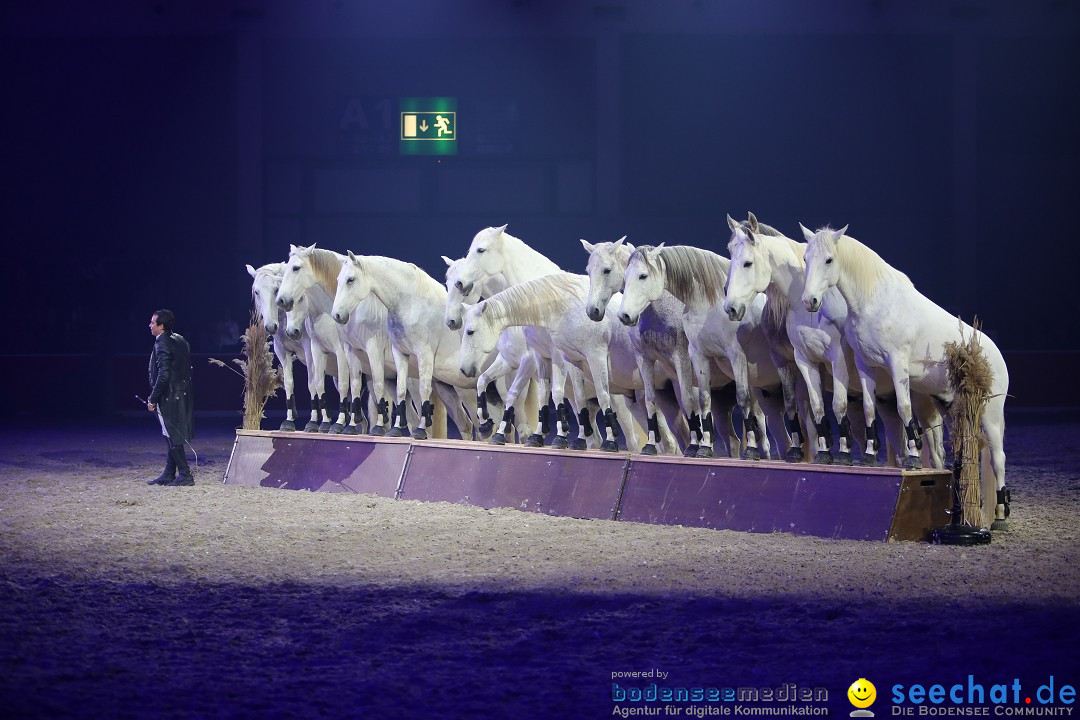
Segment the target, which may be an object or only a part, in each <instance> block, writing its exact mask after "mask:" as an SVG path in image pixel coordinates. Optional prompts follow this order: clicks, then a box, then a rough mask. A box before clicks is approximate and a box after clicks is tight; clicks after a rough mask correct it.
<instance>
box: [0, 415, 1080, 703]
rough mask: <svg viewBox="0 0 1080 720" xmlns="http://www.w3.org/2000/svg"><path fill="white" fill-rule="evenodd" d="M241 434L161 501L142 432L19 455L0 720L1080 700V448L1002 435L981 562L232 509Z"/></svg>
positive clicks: (783, 540) (338, 505)
mask: <svg viewBox="0 0 1080 720" xmlns="http://www.w3.org/2000/svg"><path fill="white" fill-rule="evenodd" d="M232 425H233V422H232V421H231V420H230V419H228V418H225V419H221V418H210V419H201V420H200V421H198V423H197V428H198V430H197V432H198V438H197V439H196V443H195V445H196V449H197V450H198V451H199V453H200V466H199V470H198V473H197V476H196V485H195V487H189V488H161V487H148V486H147V485H145V484H144V481H145V480H146V479H148V478H150V477H153V476H155V475H156V474H157V473H158V472H159V471H160V466H161V464H162V460H163V458H162V453H161V452H160V450H161V449H162V448H161V442H160V439H159V438H158V437H156V436H155V427H156V426H155V425H154V424H153V423H152V422H151V421H149V420H146V419H145V418H136V419H128V420H121V421H116V422H112V423H105V424H92V425H89V426H87V425H85V424H82V425H75V424H71V425H67V426H63V427H54V428H46V429H42V428H41V427H40V426H39V427H33V426H30V425H29V424H23V423H10V422H9V424H8V425H6V426H5V427H4V428H3V433H2V437H0V703H2V707H3V711H2V713H3V715H4V716H5V717H27V718H31V717H108V718H128V717H130V718H147V717H177V718H180V717H184V718H186V717H199V718H219V717H220V718H225V717H252V718H255V717H258V718H276V717H334V718H344V717H365V718H383V717H385V718H409V717H433V718H474V717H475V718H525V717H551V718H590V717H611V716H612V714H613V711H617V710H618V709H619V708H620V707H623V706H625V704H624V705H623V706H620V704H619V703H615V702H613V700H612V691H613V689H612V683H613V682H615V683H619V684H620V685H619V687H620V688H624V687H628V686H639V687H645V686H647V684H648V683H649V682H658V683H659V684H660V685H663V684H666V685H668V686H671V687H677V686H681V687H694V686H704V687H717V688H724V687H754V688H765V687H781V686H784V685H785V684H789V683H796V684H797V685H798V686H799V687H800V688H803V687H806V688H819V687H821V688H826V689H827V690H828V694H829V701H828V703H826V705H827V706H828V708H829V709H830V714H831V715H832V716H847V714H848V712H849V711H851V710H852V709H853V708H852V706H851V705H850V704H849V703H848V701H847V698H846V695H845V693H846V690H847V688H848V686H849V685H850V684H851V683H852V682H854V681H855V680H856V679H858V678H862V677H865V678H867V679H869V680H871V681H872V682H874V683H875V685H876V686H877V690H878V701H877V703H876V705H875V706H874V707H873V708H872V709H873V710H875V711H877V715H878V717H882V716H885V715H889V714H890V708H889V704H890V703H889V696H890V694H891V690H890V689H891V688H892V687H893V686H894V685H895V684H902V685H905V686H907V685H910V684H912V683H922V684H925V685H931V684H934V683H943V684H946V685H948V684H951V683H954V682H965V683H966V682H967V681H968V676H969V675H972V676H974V679H975V682H980V683H983V684H985V686H986V687H987V689H989V688H990V686H991V685H992V684H994V683H1007V682H1010V683H1011V682H1012V680H1013V678H1019V679H1020V681H1021V683H1022V686H1023V688H1024V692H1030V693H1033V692H1034V691H1035V688H1036V687H1038V686H1039V685H1041V684H1044V683H1045V682H1046V681H1047V679H1048V678H1049V677H1050V676H1051V675H1053V676H1054V678H1055V682H1056V683H1057V685H1058V687H1060V685H1061V684H1066V683H1067V684H1072V685H1073V686H1076V685H1080V661H1078V658H1080V652H1078V650H1077V646H1078V642H1080V602H1078V600H1080V563H1078V560H1080V553H1078V542H1077V539H1078V529H1077V519H1078V517H1080V472H1078V471H1077V468H1078V467H1080V446H1078V445H1080V444H1078V443H1077V438H1078V437H1080V423H1078V422H1075V421H1068V420H1066V419H1063V418H1061V417H1045V416H1030V415H1019V416H1015V417H1014V416H1010V426H1009V432H1008V434H1007V436H1006V443H1007V445H1006V450H1007V452H1008V473H1009V483H1008V484H1009V485H1010V486H1011V488H1012V493H1013V516H1012V518H1011V531H1010V532H1008V533H996V534H995V535H994V540H993V543H992V544H991V545H989V546H985V547H979V548H957V547H940V546H933V545H930V544H924V543H898V544H886V543H873V542H855V541H835V540H823V539H814V538H807V537H794V536H789V535H782V534H770V535H764V534H746V533H737V532H730V531H714V530H708V529H691V528H683V527H665V526H652V525H640V524H633V523H615V522H608V521H588V520H575V519H569V518H557V517H547V516H543V515H535V514H530V513H523V512H519V511H516V510H503V509H494V510H484V509H477V508H470V507H462V506H457V505H449V504H441V503H429V504H423V503H416V502H407V501H395V500H388V499H384V498H379V497H375V496H366V495H352V496H347V495H341V494H329V493H309V492H298V491H288V490H273V489H266V488H244V487H235V486H226V485H223V484H222V483H221V478H222V474H223V471H224V468H225V464H226V462H227V460H228V454H229V451H230V449H231V445H232V441H233V434H232V430H231V427H232ZM650 670H659V671H661V672H662V673H667V675H666V678H665V679H663V680H657V679H654V680H652V681H650V680H648V679H646V678H641V679H624V678H616V679H613V675H614V674H615V673H626V672H642V671H650ZM1021 703H1023V700H1022V699H1021ZM638 705H642V703H638ZM652 705H653V706H654V708H655V709H657V710H659V708H658V707H656V704H655V703H653V704H652ZM699 705H700V704H699ZM728 705H730V703H729V704H728ZM702 707H704V706H702ZM674 709H675V710H678V711H679V713H680V714H681V715H682V716H684V717H685V716H689V715H690V707H689V706H688V705H686V704H685V703H684V704H683V706H680V707H675V708H674ZM669 712H670V711H669ZM669 716H670V715H669Z"/></svg>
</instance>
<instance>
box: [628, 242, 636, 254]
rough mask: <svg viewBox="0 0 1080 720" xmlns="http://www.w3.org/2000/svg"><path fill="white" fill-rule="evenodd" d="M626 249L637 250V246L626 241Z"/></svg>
mask: <svg viewBox="0 0 1080 720" xmlns="http://www.w3.org/2000/svg"><path fill="white" fill-rule="evenodd" d="M626 249H627V250H629V251H630V252H634V251H635V250H637V248H636V247H634V246H633V245H631V244H630V243H626Z"/></svg>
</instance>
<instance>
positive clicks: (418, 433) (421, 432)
mask: <svg viewBox="0 0 1080 720" xmlns="http://www.w3.org/2000/svg"><path fill="white" fill-rule="evenodd" d="M412 439H413V440H427V430H425V429H424V428H416V429H415V430H413V431H412Z"/></svg>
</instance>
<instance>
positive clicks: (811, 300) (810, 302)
mask: <svg viewBox="0 0 1080 720" xmlns="http://www.w3.org/2000/svg"><path fill="white" fill-rule="evenodd" d="M802 302H803V305H804V306H805V307H806V310H807V312H817V311H818V310H820V309H821V300H819V299H818V298H816V297H808V298H803V301H802Z"/></svg>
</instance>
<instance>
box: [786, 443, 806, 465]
mask: <svg viewBox="0 0 1080 720" xmlns="http://www.w3.org/2000/svg"><path fill="white" fill-rule="evenodd" d="M805 458H806V456H805V455H803V451H802V448H798V447H790V448H788V451H787V453H785V454H784V460H786V461H788V462H789V463H800V462H802V461H803V460H804V459H805Z"/></svg>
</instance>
